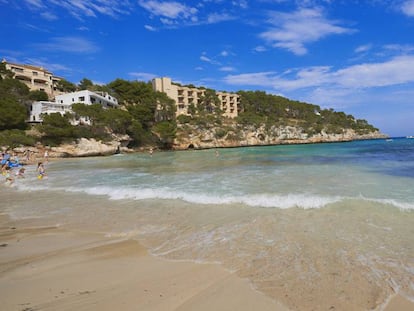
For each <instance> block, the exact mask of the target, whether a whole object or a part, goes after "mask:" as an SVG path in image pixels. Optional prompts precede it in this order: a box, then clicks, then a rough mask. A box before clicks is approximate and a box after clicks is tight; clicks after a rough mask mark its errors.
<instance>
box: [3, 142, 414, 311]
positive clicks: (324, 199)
mask: <svg viewBox="0 0 414 311" xmlns="http://www.w3.org/2000/svg"><path fill="white" fill-rule="evenodd" d="M35 169H36V167H35V166H30V167H28V169H27V171H26V178H24V179H19V180H17V181H16V183H15V187H14V189H13V191H16V192H18V193H20V194H21V195H24V194H25V195H32V199H31V200H30V203H28V202H27V199H24V200H25V201H24V202H26V203H25V204H22V201H21V202H19V199H16V204H10V206H9V207H8V212H9V213H10V215H12V216H13V217H15V218H36V217H38V218H50V219H53V220H54V221H55V222H56V223H59V225H62V226H68V227H71V228H85V226H89V227H93V228H94V229H95V230H99V231H100V232H102V233H103V234H105V235H106V236H108V237H115V238H117V237H119V238H129V239H137V240H139V241H140V243H142V244H143V245H145V246H146V247H147V248H148V250H149V251H150V252H151V254H153V255H154V256H159V257H162V258H165V259H168V260H182V261H193V262H197V263H201V264H203V263H217V264H220V265H222V266H223V267H224V268H225V269H228V270H229V271H232V272H234V273H237V275H239V276H240V277H242V278H246V279H248V280H249V281H250V283H251V284H252V287H253V288H254V289H256V290H258V291H260V292H262V293H264V294H265V295H267V296H269V297H272V298H274V299H276V300H278V301H280V302H281V303H283V304H284V305H286V306H287V307H288V308H290V309H291V310H382V308H383V307H384V305H385V304H386V303H387V301H389V299H390V298H391V297H393V295H395V294H399V295H401V296H403V297H405V298H407V299H409V300H411V301H414V139H407V138H393V139H387V140H385V139H380V140H365V141H354V142H344V143H326V144H307V145H277V146H261V147H242V148H219V149H208V150H188V151H174V152H155V153H154V154H152V155H150V154H148V153H133V154H119V155H114V156H108V157H90V158H82V159H63V160H59V161H53V159H52V161H50V162H49V163H47V164H46V172H47V174H48V176H47V178H46V179H43V180H39V179H37V178H36V172H35ZM34 194H35V195H34ZM22 200H23V199H22ZM44 202H53V204H50V203H48V204H45V203H44Z"/></svg>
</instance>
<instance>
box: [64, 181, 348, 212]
mask: <svg viewBox="0 0 414 311" xmlns="http://www.w3.org/2000/svg"><path fill="white" fill-rule="evenodd" d="M65 190H66V191H70V192H85V193H87V194H90V195H105V196H108V197H109V199H111V200H122V199H129V200H147V199H162V200H183V201H186V202H189V203H195V204H217V205H223V204H226V205H228V204H244V205H247V206H254V207H268V208H271V207H274V208H281V209H286V208H292V207H299V208H304V209H308V208H322V207H324V206H326V205H328V204H332V203H335V202H338V201H340V200H341V198H340V197H323V196H317V195H313V194H288V195H277V194H272V195H271V194H258V195H241V196H232V195H213V194H203V193H188V192H182V191H181V192H180V191H176V190H174V189H168V188H159V189H151V188H146V189H138V188H115V187H105V186H97V187H90V188H83V189H80V188H76V187H71V188H67V189H65Z"/></svg>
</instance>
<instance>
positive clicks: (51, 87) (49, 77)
mask: <svg viewBox="0 0 414 311" xmlns="http://www.w3.org/2000/svg"><path fill="white" fill-rule="evenodd" d="M2 63H4V64H5V65H6V69H8V70H10V71H12V72H13V74H14V79H16V80H19V81H21V82H23V83H24V84H26V85H27V86H28V87H29V89H30V90H31V91H39V90H40V91H44V92H45V93H46V94H47V95H48V96H49V99H53V98H54V97H55V96H56V95H59V94H62V92H59V91H58V90H57V89H56V84H57V82H58V81H59V80H61V78H59V77H56V76H54V75H53V73H51V72H50V71H48V70H46V69H44V68H43V67H37V66H32V65H20V64H13V63H8V62H6V60H4V59H3V60H2Z"/></svg>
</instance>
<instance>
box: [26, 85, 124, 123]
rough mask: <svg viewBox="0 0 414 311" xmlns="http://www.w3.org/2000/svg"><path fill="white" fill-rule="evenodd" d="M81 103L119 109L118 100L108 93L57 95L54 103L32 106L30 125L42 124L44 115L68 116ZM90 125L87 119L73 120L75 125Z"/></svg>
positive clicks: (88, 92) (46, 102)
mask: <svg viewBox="0 0 414 311" xmlns="http://www.w3.org/2000/svg"><path fill="white" fill-rule="evenodd" d="M75 103H81V104H85V105H92V104H101V105H102V107H103V108H109V107H111V108H117V107H118V100H117V99H116V98H115V97H113V96H111V95H109V94H108V93H101V92H92V91H88V90H83V91H78V92H73V93H67V94H62V95H57V96H56V97H55V101H54V102H50V101H37V102H33V103H32V105H31V106H30V116H29V122H30V123H41V122H43V118H42V115H44V114H52V113H56V112H58V113H60V114H61V115H64V114H66V113H67V112H69V113H70V112H72V104H75ZM81 122H83V123H86V124H90V121H89V120H87V119H81V120H72V121H71V123H72V124H73V125H77V124H79V123H81Z"/></svg>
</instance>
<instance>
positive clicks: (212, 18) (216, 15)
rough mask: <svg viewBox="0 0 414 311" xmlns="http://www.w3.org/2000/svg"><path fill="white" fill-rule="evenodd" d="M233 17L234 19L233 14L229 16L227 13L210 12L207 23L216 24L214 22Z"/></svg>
mask: <svg viewBox="0 0 414 311" xmlns="http://www.w3.org/2000/svg"><path fill="white" fill-rule="evenodd" d="M234 19H235V17H234V16H231V15H229V14H227V13H211V14H209V15H208V16H207V23H208V24H216V23H220V22H225V21H230V20H234Z"/></svg>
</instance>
